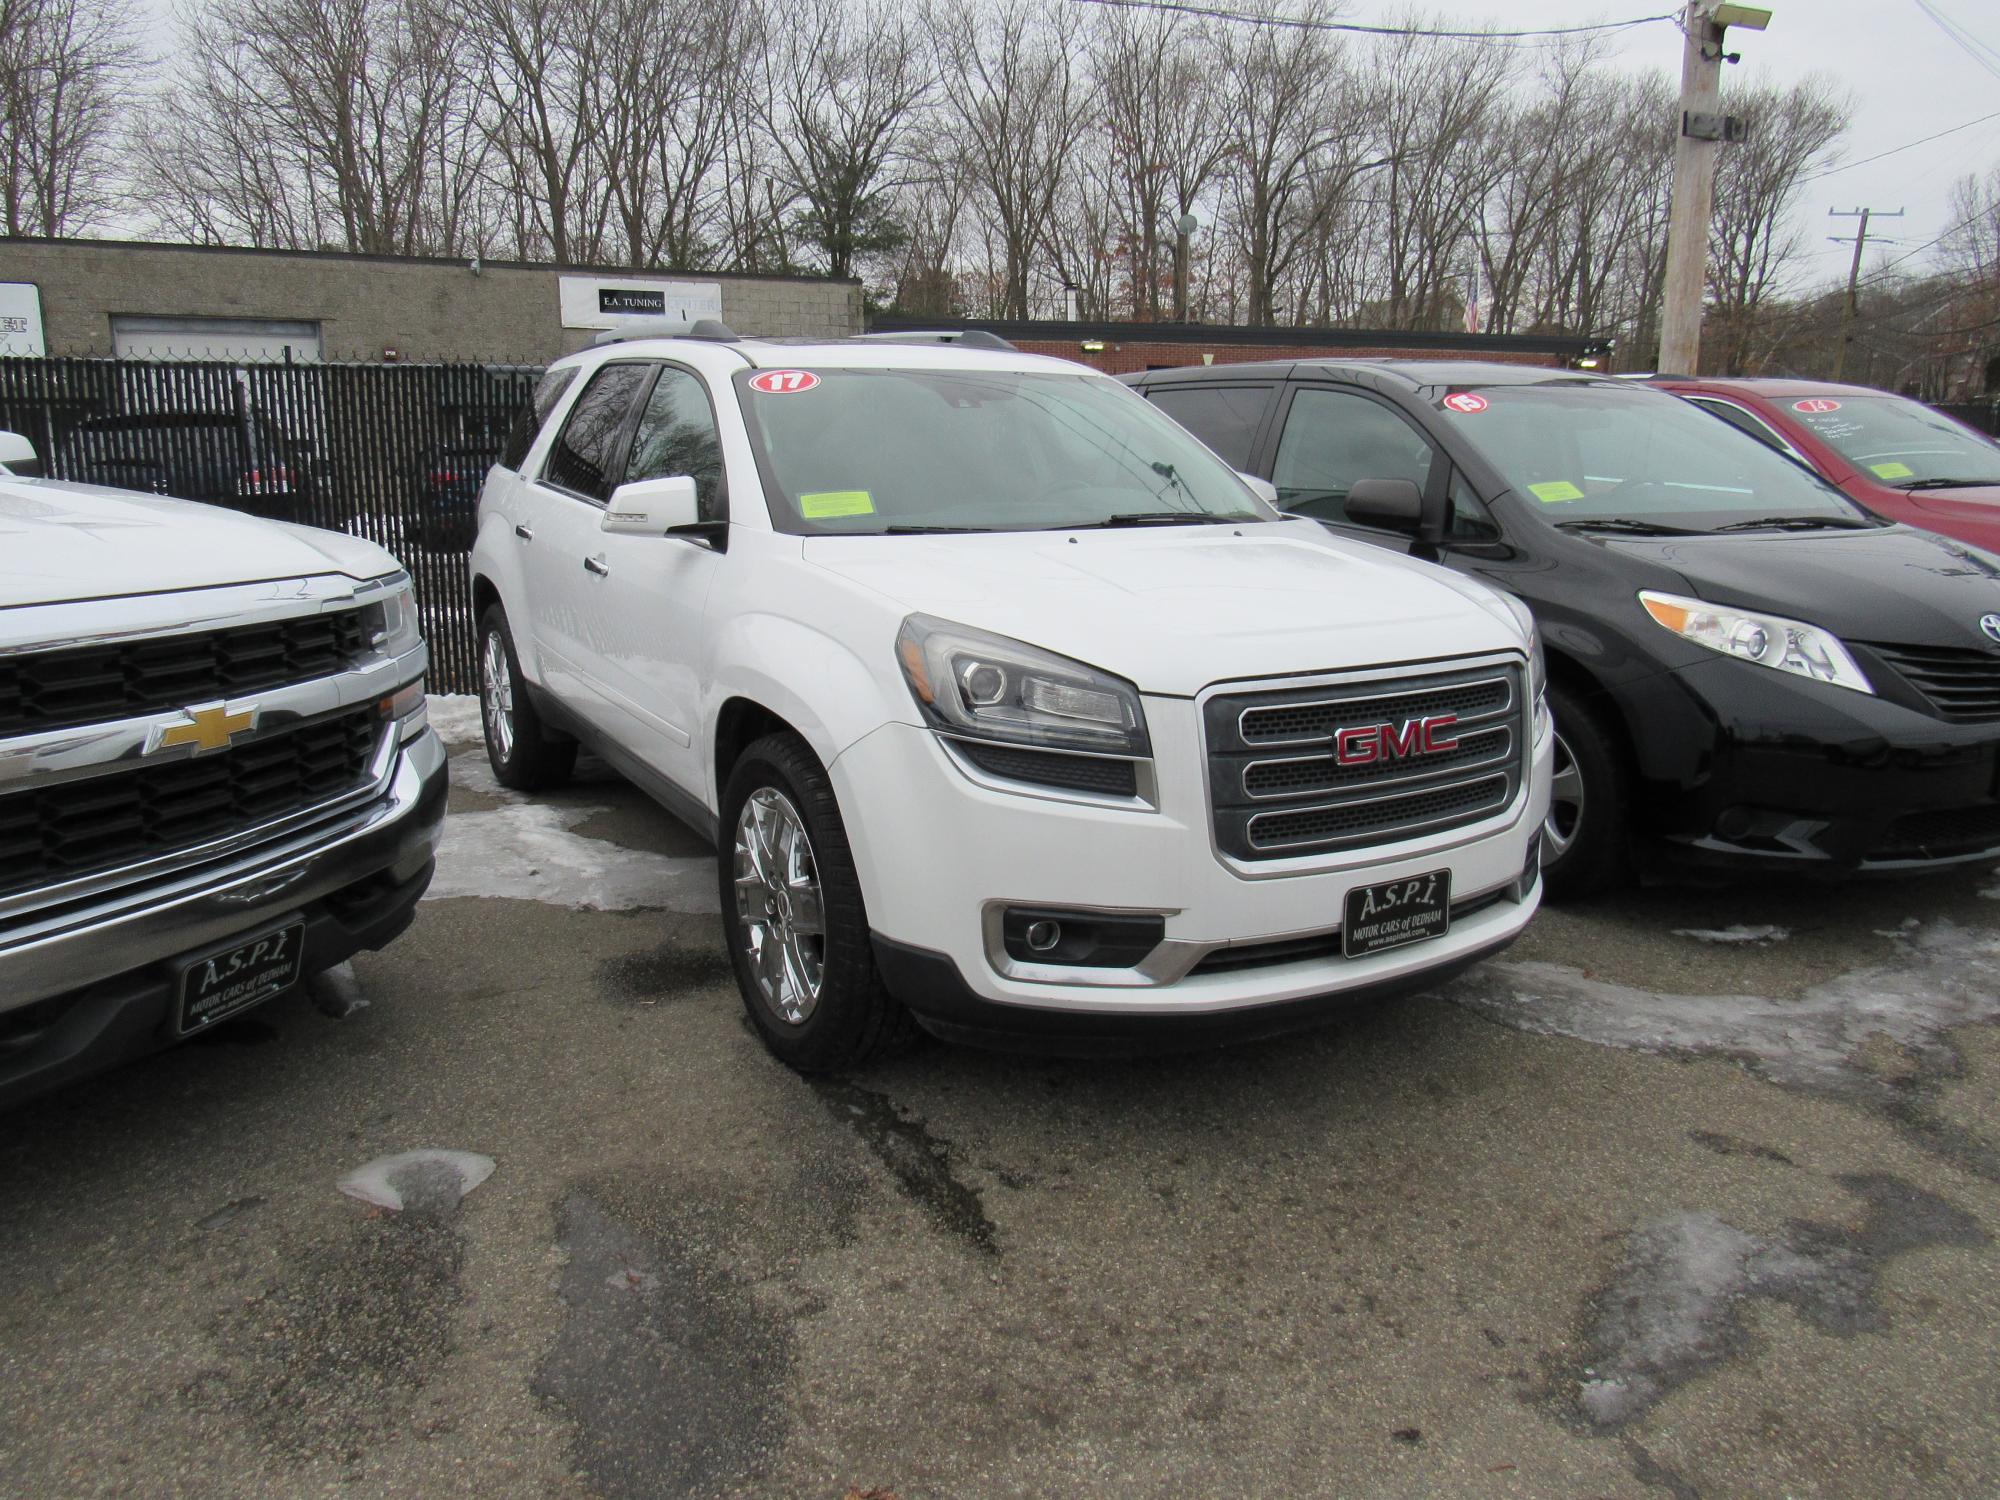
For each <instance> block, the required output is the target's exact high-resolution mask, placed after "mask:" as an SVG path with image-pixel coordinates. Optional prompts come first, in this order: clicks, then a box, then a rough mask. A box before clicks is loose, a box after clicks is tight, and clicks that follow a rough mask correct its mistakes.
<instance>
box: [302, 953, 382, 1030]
mask: <svg viewBox="0 0 2000 1500" xmlns="http://www.w3.org/2000/svg"><path fill="white" fill-rule="evenodd" d="M306 995H307V998H309V999H310V1000H311V1001H312V1003H313V1006H314V1008H315V1009H317V1010H318V1011H319V1012H320V1014H322V1015H326V1016H331V1017H332V1018H333V1019H334V1020H336V1021H344V1020H346V1019H347V1018H348V1017H349V1016H351V1015H353V1014H354V1013H355V1012H356V1011H357V1010H366V1009H367V1008H368V997H367V996H366V995H364V994H362V993H361V979H360V976H359V975H357V974H356V973H355V972H354V965H353V964H352V963H351V962H350V963H338V964H335V965H334V966H333V967H332V968H330V969H322V970H321V971H320V972H319V973H317V974H315V975H313V976H312V977H311V978H309V979H308V980H307V981H306Z"/></svg>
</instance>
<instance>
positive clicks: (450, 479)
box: [431, 469, 458, 484]
mask: <svg viewBox="0 0 2000 1500" xmlns="http://www.w3.org/2000/svg"><path fill="white" fill-rule="evenodd" d="M431 483H432V484H457V483H458V471H457V470H455V469H432V470H431Z"/></svg>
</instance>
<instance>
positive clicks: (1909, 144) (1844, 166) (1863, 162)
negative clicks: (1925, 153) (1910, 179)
mask: <svg viewBox="0 0 2000 1500" xmlns="http://www.w3.org/2000/svg"><path fill="white" fill-rule="evenodd" d="M1988 120H2000V109H1996V110H1994V111H1993V113H1992V114H1990V115H1981V116H1980V117H1979V118H1978V119H1976V120H1967V121H1966V122H1965V123H1964V124H1963V125H1954V126H1952V127H1951V128H1950V129H1949V130H1940V131H1939V132H1938V133H1937V134H1936V135H1927V136H1925V137H1923V138H1922V139H1921V140H1915V141H1906V142H1904V143H1903V144H1902V145H1900V146H1891V147H1890V148H1889V149H1888V150H1887V151H1877V152H1876V153H1875V154H1874V155H1873V156H1864V157H1862V158H1861V159H1860V160H1859V161H1844V162H1842V163H1841V164H1840V165H1839V166H1837V167H1828V168H1827V169H1826V170H1825V171H1823V172H1814V173H1812V174H1811V175H1809V176H1806V177H1801V178H1800V179H1799V181H1800V183H1802V184H1803V183H1808V182H1818V181H1819V180H1820V178H1822V177H1831V176H1833V174H1834V173H1836V172H1845V171H1848V170H1850V169H1851V168H1854V167H1865V166H1867V165H1868V163H1870V162H1871V161H1880V160H1881V159H1882V158H1883V157H1885V156H1894V155H1896V153H1897V152H1899V151H1908V150H1910V149H1911V148H1913V147H1916V146H1928V145H1929V144H1930V143H1931V142H1932V141H1941V140H1943V139H1944V138H1945V137H1946V136H1948V135H1957V134H1958V133H1959V131H1961V130H1970V129H1972V127H1973V126H1975V125H1984V124H1985V123H1986V122H1987V121H1988Z"/></svg>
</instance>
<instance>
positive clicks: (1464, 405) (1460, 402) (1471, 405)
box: [1444, 391, 1486, 417]
mask: <svg viewBox="0 0 2000 1500" xmlns="http://www.w3.org/2000/svg"><path fill="white" fill-rule="evenodd" d="M1444 404H1445V405H1446V406H1449V407H1450V408H1451V409H1452V410H1453V411H1456V412H1463V413H1464V414H1465V415H1466V416H1468V417H1469V416H1471V415H1472V414H1473V413H1474V412H1476V411H1485V410H1486V398H1485V397H1484V396H1480V395H1476V394H1474V393H1473V392H1471V391H1454V392H1453V393H1452V394H1451V395H1449V396H1447V397H1445V398H1444Z"/></svg>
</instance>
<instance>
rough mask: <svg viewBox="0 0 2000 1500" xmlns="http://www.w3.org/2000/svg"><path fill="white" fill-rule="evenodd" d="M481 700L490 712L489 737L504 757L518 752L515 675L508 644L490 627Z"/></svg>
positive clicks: (482, 662) (482, 654)
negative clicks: (515, 745)
mask: <svg viewBox="0 0 2000 1500" xmlns="http://www.w3.org/2000/svg"><path fill="white" fill-rule="evenodd" d="M479 700H480V707H481V708H482V709H483V710H484V711H485V714H486V738H487V740H488V741H489V742H490V743H491V744H492V746H493V753H494V755H496V756H498V757H499V758H500V759H501V760H503V761H504V760H505V759H507V757H508V756H510V755H512V754H513V753H514V674H513V673H512V672H510V671H508V670H507V643H506V641H504V640H502V639H501V636H500V632H499V631H497V630H489V631H487V633H486V645H485V649H483V650H482V651H481V652H480V653H479Z"/></svg>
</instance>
